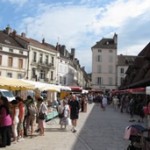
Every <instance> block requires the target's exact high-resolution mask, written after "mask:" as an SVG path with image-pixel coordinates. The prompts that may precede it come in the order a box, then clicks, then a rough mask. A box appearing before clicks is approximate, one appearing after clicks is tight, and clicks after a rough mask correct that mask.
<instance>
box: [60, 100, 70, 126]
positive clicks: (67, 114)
mask: <svg viewBox="0 0 150 150" xmlns="http://www.w3.org/2000/svg"><path fill="white" fill-rule="evenodd" d="M69 119H70V107H69V105H68V102H67V100H63V111H62V118H61V119H60V125H61V129H62V128H63V127H64V129H66V127H67V125H69V122H68V120H69Z"/></svg>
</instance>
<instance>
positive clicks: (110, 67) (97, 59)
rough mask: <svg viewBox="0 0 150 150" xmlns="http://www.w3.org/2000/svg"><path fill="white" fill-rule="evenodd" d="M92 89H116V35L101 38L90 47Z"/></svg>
mask: <svg viewBox="0 0 150 150" xmlns="http://www.w3.org/2000/svg"><path fill="white" fill-rule="evenodd" d="M91 49H92V89H97V90H102V91H106V90H112V89H116V87H117V76H116V74H117V34H114V36H113V38H103V39H101V40H100V41H99V42H97V43H96V44H95V45H94V46H92V48H91Z"/></svg>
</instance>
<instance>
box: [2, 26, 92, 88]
mask: <svg viewBox="0 0 150 150" xmlns="http://www.w3.org/2000/svg"><path fill="white" fill-rule="evenodd" d="M83 68H84V67H81V66H80V63H79V60H78V59H77V58H75V49H74V48H72V49H71V52H69V51H68V50H67V49H66V48H65V46H64V45H62V46H61V45H58V44H57V45H56V46H53V45H51V44H49V43H46V42H45V39H43V40H42V41H41V42H39V41H37V40H35V39H32V38H28V37H27V36H26V35H25V33H21V35H18V34H17V32H16V31H15V30H12V29H11V28H10V27H7V28H6V29H5V30H4V31H0V75H1V76H5V77H12V78H23V79H29V80H33V81H39V82H46V83H52V84H59V85H66V86H70V85H74V84H76V85H78V86H82V87H84V88H86V87H87V86H88V87H89V86H90V80H89V78H88V75H87V73H86V72H85V70H84V69H83Z"/></svg>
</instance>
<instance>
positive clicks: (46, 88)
mask: <svg viewBox="0 0 150 150" xmlns="http://www.w3.org/2000/svg"><path fill="white" fill-rule="evenodd" d="M22 81H23V82H26V83H29V84H32V85H33V86H34V87H35V89H39V90H40V91H52V92H60V87H58V86H57V85H54V84H48V83H42V82H37V81H31V80H24V79H22Z"/></svg>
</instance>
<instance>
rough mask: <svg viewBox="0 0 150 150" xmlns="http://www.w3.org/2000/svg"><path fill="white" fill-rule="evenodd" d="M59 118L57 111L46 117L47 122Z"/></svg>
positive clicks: (49, 113)
mask: <svg viewBox="0 0 150 150" xmlns="http://www.w3.org/2000/svg"><path fill="white" fill-rule="evenodd" d="M57 116H58V112H57V110H52V111H49V112H48V113H47V116H46V121H49V120H51V119H53V118H55V117H57Z"/></svg>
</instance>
